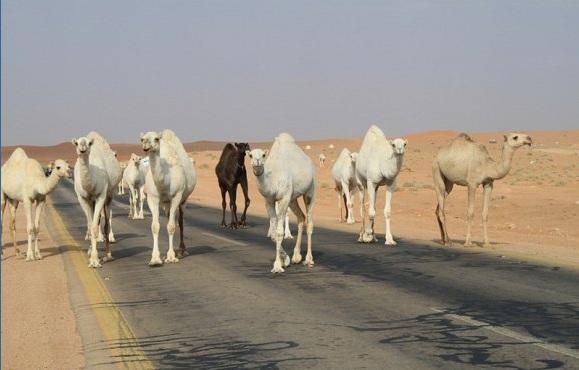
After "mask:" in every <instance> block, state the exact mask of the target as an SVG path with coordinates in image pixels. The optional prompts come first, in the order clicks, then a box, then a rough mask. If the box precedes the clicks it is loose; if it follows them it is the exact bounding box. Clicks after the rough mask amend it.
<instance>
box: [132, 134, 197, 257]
mask: <svg viewBox="0 0 579 370" xmlns="http://www.w3.org/2000/svg"><path fill="white" fill-rule="evenodd" d="M141 143H142V146H143V150H144V151H145V153H147V155H148V158H149V170H148V171H147V175H146V179H145V193H147V204H148V205H149V209H150V210H151V214H152V216H153V222H152V224H151V231H152V233H153V253H152V257H151V261H150V262H149V265H150V266H160V265H162V264H163V261H162V260H161V254H160V252H159V227H160V225H159V206H161V205H162V206H163V207H164V208H165V211H166V212H167V214H168V216H169V220H168V222H167V233H168V234H169V249H168V251H167V257H166V258H165V262H167V263H174V262H179V259H178V258H177V257H176V256H175V250H174V248H173V235H174V234H175V229H176V227H175V213H176V211H177V209H179V229H180V233H179V235H180V237H181V240H180V243H179V254H178V256H179V257H184V256H186V255H187V251H186V250H185V242H184V241H183V213H184V207H185V205H186V202H187V198H188V197H189V195H190V194H191V193H192V192H193V189H195V185H196V183H197V175H196V173H195V169H194V167H193V166H192V164H191V160H190V159H189V157H188V156H187V152H186V151H185V148H184V147H183V144H182V143H181V140H179V138H178V137H177V135H175V133H174V132H173V131H171V130H164V131H162V132H160V133H157V132H148V133H146V134H141Z"/></svg>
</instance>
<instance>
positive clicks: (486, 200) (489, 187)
mask: <svg viewBox="0 0 579 370" xmlns="http://www.w3.org/2000/svg"><path fill="white" fill-rule="evenodd" d="M483 189H484V193H483V195H484V196H483V209H482V221H483V238H484V241H483V246H484V247H490V246H491V243H489V236H488V234H487V221H488V217H489V204H490V202H491V193H492V191H493V184H485V185H484V187H483Z"/></svg>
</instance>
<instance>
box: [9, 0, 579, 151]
mask: <svg viewBox="0 0 579 370" xmlns="http://www.w3.org/2000/svg"><path fill="white" fill-rule="evenodd" d="M1 6H2V98H1V99H2V106H1V111H2V122H1V123H2V145H53V144H58V143H61V142H63V141H69V140H70V139H71V138H73V137H79V136H84V135H86V134H87V133H88V132H89V131H91V130H95V131H97V132H99V133H100V134H101V135H102V136H104V137H105V138H107V140H108V141H109V142H111V143H138V142H139V133H140V132H143V131H151V130H162V129H164V128H171V129H173V130H174V131H175V132H176V133H177V135H178V136H179V137H180V138H181V140H182V141H185V142H189V141H197V140H217V141H269V140H272V139H273V138H274V137H275V136H276V135H277V134H278V133H280V132H282V131H286V132H289V133H290V134H292V135H293V136H294V137H295V138H296V139H298V140H307V139H325V138H328V139H329V138H350V137H351V138H361V137H363V136H364V133H365V131H366V130H367V128H368V127H369V126H370V125H371V124H377V125H378V126H380V127H382V129H383V130H384V132H385V133H386V136H389V137H393V136H403V135H406V134H410V133H417V132H423V131H429V130H456V131H464V132H489V131H511V130H522V131H525V130H541V129H549V130H565V129H578V128H579V1H572V0H567V1H558V0H550V1H532V0H520V1H510V0H497V1H492V0H489V1H486V0H485V1H483V0H480V1H475V0H472V1H469V0H456V1H436V0H425V1H410V0H401V1H387V0H382V1H367V0H351V1H341V0H326V1H324V0H261V1H254V0H230V1H225V0H166V1H160V0H94V1H93V0H90V1H89V0H50V1H47V0H2V2H1Z"/></svg>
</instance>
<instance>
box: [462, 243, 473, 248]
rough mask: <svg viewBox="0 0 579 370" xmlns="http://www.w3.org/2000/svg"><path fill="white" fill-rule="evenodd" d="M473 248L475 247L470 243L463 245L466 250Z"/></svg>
mask: <svg viewBox="0 0 579 370" xmlns="http://www.w3.org/2000/svg"><path fill="white" fill-rule="evenodd" d="M472 246H473V245H472V243H471V242H468V243H464V244H463V247H465V248H471V247H472Z"/></svg>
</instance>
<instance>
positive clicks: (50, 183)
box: [38, 171, 60, 195]
mask: <svg viewBox="0 0 579 370" xmlns="http://www.w3.org/2000/svg"><path fill="white" fill-rule="evenodd" d="M59 180H60V176H59V175H58V174H57V173H56V172H54V171H53V172H52V173H51V174H50V176H48V177H46V178H45V180H44V182H43V183H41V184H39V186H38V193H39V194H42V195H47V194H49V193H51V192H52V191H53V190H54V188H55V187H56V185H58V181H59Z"/></svg>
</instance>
